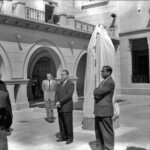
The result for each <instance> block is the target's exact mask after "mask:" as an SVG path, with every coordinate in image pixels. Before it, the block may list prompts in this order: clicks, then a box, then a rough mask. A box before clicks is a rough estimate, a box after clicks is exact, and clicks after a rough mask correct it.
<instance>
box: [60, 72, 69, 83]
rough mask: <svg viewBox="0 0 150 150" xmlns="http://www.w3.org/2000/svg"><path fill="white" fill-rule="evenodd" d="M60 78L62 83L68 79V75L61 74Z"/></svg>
mask: <svg viewBox="0 0 150 150" xmlns="http://www.w3.org/2000/svg"><path fill="white" fill-rule="evenodd" d="M61 78H62V80H63V81H65V80H66V79H68V75H67V73H66V72H65V71H62V72H61Z"/></svg>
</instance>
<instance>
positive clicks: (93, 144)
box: [89, 141, 99, 150]
mask: <svg viewBox="0 0 150 150" xmlns="http://www.w3.org/2000/svg"><path fill="white" fill-rule="evenodd" d="M89 145H90V148H91V150H99V148H98V146H97V143H96V141H91V142H89Z"/></svg>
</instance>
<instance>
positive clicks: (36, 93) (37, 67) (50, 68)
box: [28, 56, 56, 101]
mask: <svg viewBox="0 0 150 150" xmlns="http://www.w3.org/2000/svg"><path fill="white" fill-rule="evenodd" d="M31 71H32V73H31V76H30V77H29V79H30V88H29V89H31V92H29V93H28V97H30V98H29V101H30V99H32V100H33V101H36V100H38V99H43V91H42V82H43V80H45V79H46V74H47V73H51V74H52V76H53V77H54V78H55V77H56V66H55V63H54V61H53V59H52V58H50V57H46V56H44V57H41V58H39V59H38V60H37V61H36V62H35V64H34V66H33V69H31ZM31 97H32V98H31Z"/></svg>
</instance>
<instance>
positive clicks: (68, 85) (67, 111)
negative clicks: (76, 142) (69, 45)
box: [56, 70, 74, 144]
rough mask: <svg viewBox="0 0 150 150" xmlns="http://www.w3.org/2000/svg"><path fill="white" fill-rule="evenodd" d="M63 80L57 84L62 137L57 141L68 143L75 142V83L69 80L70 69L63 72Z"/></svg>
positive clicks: (57, 102)
mask: <svg viewBox="0 0 150 150" xmlns="http://www.w3.org/2000/svg"><path fill="white" fill-rule="evenodd" d="M61 77H62V82H60V83H59V84H58V86H57V91H56V106H57V109H58V121H59V128H60V135H61V138H60V139H58V140H57V142H62V141H66V144H71V143H72V142H73V115H72V112H73V99H72V96H73V92H74V83H73V82H72V81H71V80H69V79H68V78H69V72H68V70H63V71H62V72H61Z"/></svg>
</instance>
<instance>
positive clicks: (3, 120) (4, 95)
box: [0, 90, 12, 129]
mask: <svg viewBox="0 0 150 150" xmlns="http://www.w3.org/2000/svg"><path fill="white" fill-rule="evenodd" d="M8 98H9V95H8V92H5V91H2V90H0V126H1V127H4V128H5V129H8V128H10V126H11V124H12V110H11V108H10V105H9V102H8Z"/></svg>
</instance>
